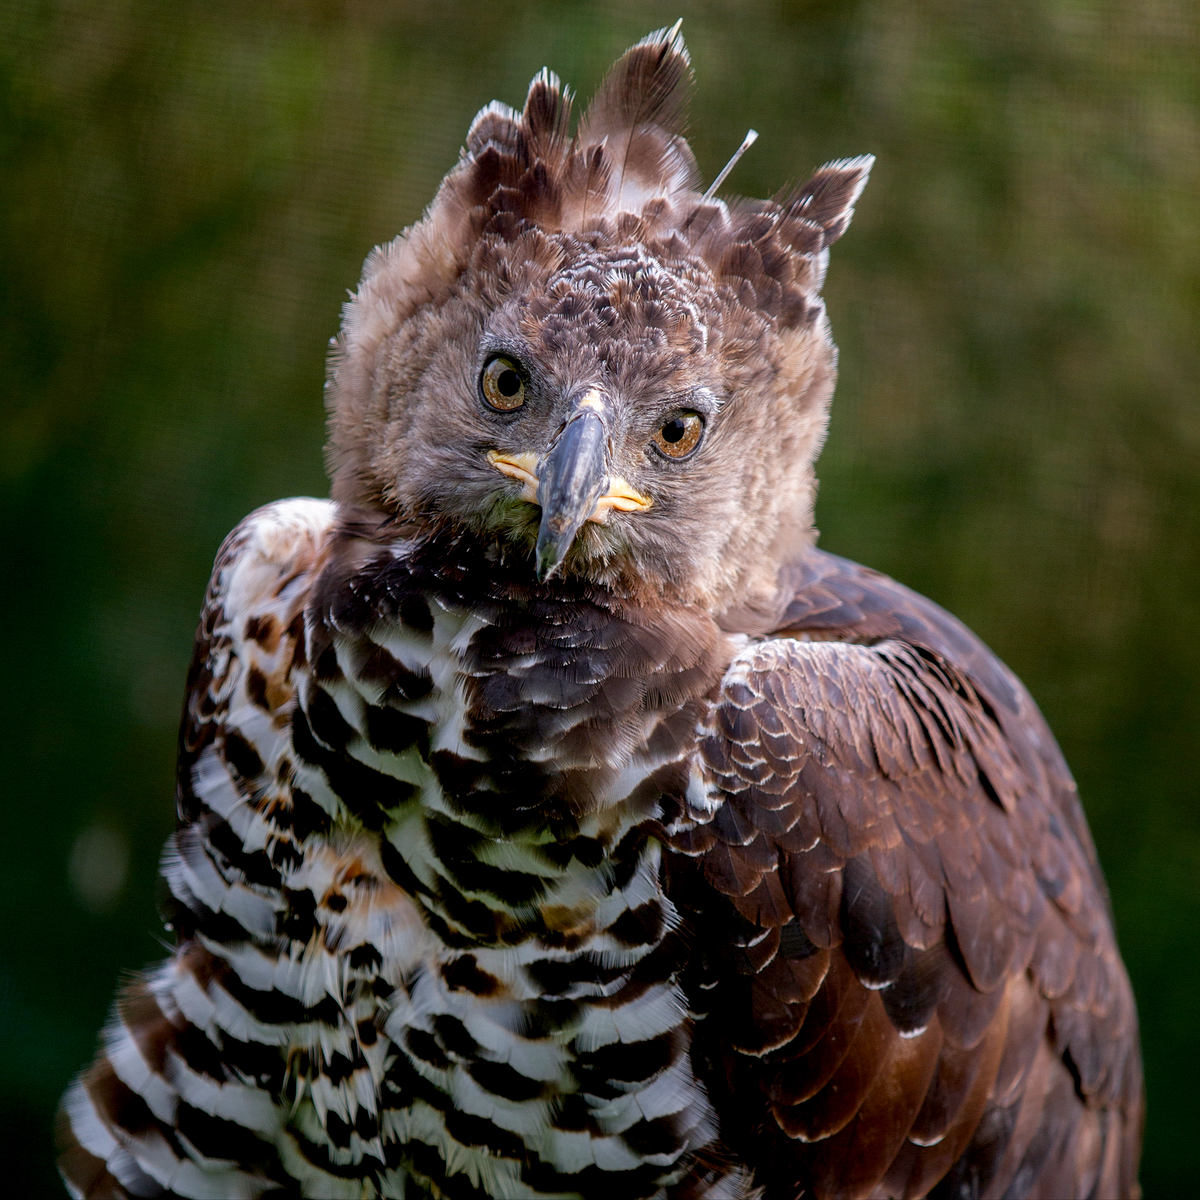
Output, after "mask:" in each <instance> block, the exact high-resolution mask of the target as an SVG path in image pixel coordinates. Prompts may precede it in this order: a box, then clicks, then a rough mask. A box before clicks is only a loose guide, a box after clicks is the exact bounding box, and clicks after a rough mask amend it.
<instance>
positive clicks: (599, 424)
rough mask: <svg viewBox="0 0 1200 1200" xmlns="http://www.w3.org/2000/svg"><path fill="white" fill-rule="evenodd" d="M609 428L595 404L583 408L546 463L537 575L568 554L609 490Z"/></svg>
mask: <svg viewBox="0 0 1200 1200" xmlns="http://www.w3.org/2000/svg"><path fill="white" fill-rule="evenodd" d="M607 442H608V431H607V430H606V429H605V427H604V421H603V419H602V418H601V416H600V414H599V413H598V412H597V411H596V410H595V409H594V408H591V407H588V408H580V410H579V411H578V412H577V413H576V414H575V415H574V416H573V417H572V418H571V419H570V420H569V421H568V422H567V426H566V428H565V429H564V430H563V431H562V433H561V434H560V435H559V437H558V440H557V441H556V442H555V443H554V445H553V446H551V448H550V453H549V454H547V455H546V458H545V460H544V461H543V462H542V466H541V471H540V476H541V478H540V479H539V480H538V489H537V502H538V504H540V505H541V506H542V523H541V526H540V527H539V528H538V539H537V577H538V579H539V580H540V581H541V582H545V581H546V580H547V579H549V578H550V576H551V575H553V574H554V572H555V571H556V570H557V569H558V567H559V565H560V564H561V563H562V560H563V559H564V558H566V556H567V551H568V550H570V548H571V543H572V542H573V541H574V540H575V535H576V534H577V533H578V532H579V527H580V526H581V525H582V524H583V523H584V521H586V520H587V519H588V518H589V517H591V515H592V514H593V513H594V512H595V511H596V508H597V505H598V504H599V501H600V497H601V496H603V495H604V493H605V492H606V491H607V490H608V455H607V447H606V444H607Z"/></svg>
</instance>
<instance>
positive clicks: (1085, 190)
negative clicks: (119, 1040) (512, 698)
mask: <svg viewBox="0 0 1200 1200" xmlns="http://www.w3.org/2000/svg"><path fill="white" fill-rule="evenodd" d="M680 11H682V14H683V15H684V18H685V20H684V32H685V35H686V36H687V38H688V42H689V45H690V46H691V49H692V52H693V58H694V62H695V66H696V74H697V79H698V85H699V86H698V90H697V94H696V98H695V102H694V104H693V108H692V124H693V127H694V131H695V133H694V146H695V149H696V151H697V154H698V156H699V159H700V162H701V165H702V167H703V169H704V171H705V173H706V174H707V175H708V176H709V177H711V176H712V175H713V174H715V172H716V171H717V169H718V168H719V167H720V166H721V165H722V163H723V162H724V161H725V158H726V157H727V156H728V154H729V153H731V152H732V150H733V149H734V148H735V147H736V146H737V144H738V142H739V141H740V140H741V137H742V135H743V134H744V132H745V130H746V128H747V127H748V126H750V125H753V126H755V127H756V128H757V129H759V130H760V132H761V134H762V137H761V138H760V140H759V142H758V144H757V145H756V146H755V147H754V148H753V149H752V150H751V151H750V153H749V154H748V155H747V156H746V158H745V159H744V160H743V161H742V163H741V164H740V165H739V166H738V168H737V169H736V171H735V173H734V174H733V176H732V177H731V179H730V181H729V187H730V188H733V189H737V190H740V191H744V192H746V193H752V194H770V193H772V192H774V191H775V190H777V189H778V188H779V187H780V186H782V185H783V184H785V183H787V182H789V181H792V180H794V179H796V178H797V177H798V176H801V175H802V174H803V173H804V172H805V171H807V170H808V169H809V168H811V167H813V166H815V165H817V164H818V163H820V162H823V161H825V160H827V159H830V158H835V157H842V156H846V155H852V154H858V153H863V152H872V153H874V154H876V155H877V156H878V158H879V162H878V165H877V167H876V170H875V173H874V176H873V178H872V181H871V184H870V186H869V188H868V190H867V192H866V194H865V196H864V198H863V200H862V202H861V204H860V206H859V213H858V217H857V218H856V221H855V224H854V226H853V227H852V229H851V231H850V233H849V235H848V236H847V237H846V238H845V239H844V241H842V242H841V243H839V245H838V246H837V247H836V248H835V250H834V254H833V263H832V267H831V272H830V280H829V285H828V289H827V294H828V298H829V306H830V311H831V314H832V318H833V323H834V329H835V333H836V335H837V337H838V341H839V343H840V345H841V347H842V381H841V385H840V387H839V392H838V397H837V399H836V401H835V405H834V419H833V427H832V432H831V436H830V440H829V445H828V448H827V450H826V452H825V455H824V458H823V460H822V464H821V475H822V491H821V502H820V506H819V513H818V515H819V519H820V522H821V524H822V527H823V529H824V531H825V536H824V545H825V546H826V547H827V548H830V549H832V550H835V551H837V552H839V553H843V554H846V555H849V556H850V557H853V558H857V559H859V560H861V561H864V562H867V563H870V564H871V565H874V566H877V567H879V568H881V569H883V570H886V571H888V572H890V573H892V574H894V575H896V576H897V577H898V578H900V579H902V580H903V581H905V582H907V583H909V584H911V585H913V586H915V587H917V588H919V589H921V590H923V591H925V592H927V593H928V594H929V595H931V596H933V597H934V598H935V599H937V600H938V601H940V602H941V603H943V604H945V605H947V606H948V607H949V608H951V609H952V610H953V611H955V612H957V613H958V614H959V615H960V616H961V617H963V618H964V619H965V620H966V621H968V623H970V624H972V625H973V626H974V627H975V628H976V629H977V630H978V631H979V632H980V633H981V634H983V635H984V637H985V638H987V639H988V640H989V641H990V642H991V644H992V645H993V646H994V647H995V649H996V650H997V651H998V652H999V653H1000V654H1001V655H1002V656H1003V657H1004V658H1005V659H1006V660H1007V661H1008V662H1009V663H1010V664H1011V665H1012V666H1013V668H1014V669H1015V670H1016V671H1017V672H1018V673H1019V674H1021V675H1022V676H1023V677H1024V679H1025V680H1026V682H1027V683H1028V684H1029V685H1030V687H1031V689H1032V691H1033V692H1034V694H1035V696H1036V697H1037V698H1038V700H1039V702H1040V703H1041V704H1042V705H1043V707H1044V709H1045V711H1046V713H1047V715H1048V717H1049V718H1050V720H1051V723H1052V725H1053V726H1054V727H1055V729H1056V730H1057V732H1058V735H1059V737H1060V740H1061V741H1062V743H1063V747H1064V749H1065V751H1066V753H1067V757H1068V759H1069V760H1070V761H1071V763H1072V765H1073V767H1074V769H1075V771H1076V773H1077V775H1078V777H1079V781H1080V786H1081V790H1082V793H1083V797H1084V802H1085V805H1086V807H1087V810H1088V814H1089V817H1090V819H1091V821H1092V824H1093V828H1094V830H1095V834H1096V840H1097V843H1098V845H1099V849H1100V854H1101V858H1102V859H1103V861H1104V864H1105V867H1106V870H1107V872H1108V876H1109V880H1110V882H1111V885H1112V892H1113V903H1114V907H1115V910H1116V917H1117V924H1118V927H1119V930H1120V935H1121V941H1122V946H1123V948H1124V952H1125V954H1126V957H1127V961H1128V963H1129V966H1130V970H1131V972H1132V974H1133V978H1134V984H1135V987H1136V989H1137V991H1138V996H1139V1002H1140V1005H1141V1011H1142V1018H1143V1023H1144V1043H1145V1050H1146V1059H1147V1076H1148V1088H1149V1101H1150V1108H1149V1123H1148V1133H1147V1152H1146V1159H1145V1166H1144V1171H1143V1181H1144V1183H1145V1185H1146V1194H1147V1196H1150V1197H1154V1196H1156V1195H1167V1194H1171V1193H1174V1194H1181V1193H1182V1192H1183V1191H1184V1190H1185V1188H1186V1181H1188V1180H1190V1178H1191V1175H1192V1170H1193V1168H1192V1158H1193V1157H1194V1154H1193V1151H1192V1146H1191V1143H1190V1137H1191V1131H1192V1128H1193V1127H1194V1125H1195V1124H1196V1122H1197V1119H1198V1118H1200V1105H1198V1104H1197V1099H1196V1093H1195V1090H1194V1086H1193V1083H1192V1079H1191V1072H1190V1071H1189V1069H1188V1068H1189V1066H1190V1065H1191V1064H1194V1063H1195V1062H1196V1061H1197V1060H1198V1059H1200V1035H1198V1034H1197V1023H1196V1021H1195V1019H1194V1011H1195V1003H1196V1002H1195V995H1196V992H1197V988H1198V987H1200V970H1198V968H1197V966H1196V960H1195V959H1193V958H1192V956H1191V953H1190V951H1191V945H1190V939H1191V936H1192V934H1193V931H1194V930H1195V929H1196V928H1197V927H1198V926H1200V889H1198V886H1197V879H1198V878H1200V805H1198V804H1197V799H1198V796H1197V789H1196V783H1195V779H1196V775H1195V769H1194V756H1195V751H1196V745H1197V730H1198V727H1200V720H1198V718H1200V685H1198V682H1197V681H1198V680H1200V650H1198V649H1197V639H1196V638H1195V636H1194V630H1195V629H1196V627H1197V624H1198V623H1200V612H1198V611H1197V608H1198V606H1197V596H1198V595H1200V555H1198V553H1197V548H1198V544H1200V543H1198V541H1197V537H1196V518H1195V515H1194V514H1195V513H1196V511H1197V509H1198V508H1200V474H1198V472H1197V463H1198V462H1200V406H1198V404H1197V396H1196V385H1195V380H1196V379H1197V378H1200V336H1198V335H1197V332H1198V321H1197V317H1198V316H1200V284H1198V283H1197V281H1198V280H1200V204H1198V203H1197V198H1198V196H1200V72H1198V70H1197V66H1196V64H1197V62H1200V20H1198V19H1197V17H1196V10H1195V8H1194V6H1193V5H1192V4H1190V3H1189V0H1126V2H1120V0H1108V2H1105V3H1102V2H1099V0H1014V2H1013V3H1010V4H1003V5H997V4H986V3H983V2H982V0H981V2H978V3H972V2H971V0H928V2H926V3H923V4H920V5H917V4H912V3H905V2H900V0H857V2H850V0H847V2H844V3H837V4H835V3H828V2H819V0H814V2H811V3H793V4H786V3H782V2H777V3H769V2H767V0H752V2H742V3H738V4H736V5H734V4H730V5H728V6H721V5H719V4H717V3H680V2H679V0H674V2H673V3H671V4H662V3H659V2H658V0H644V2H642V3H638V4H632V3H621V4H605V5H596V6H590V5H584V4H578V3H571V4H563V3H558V4H555V3H549V2H543V3H527V2H525V0H511V2H510V3H508V4H503V5H502V4H496V3H488V4H467V3H456V2H454V0H444V2H443V3H441V4H433V3H412V4H407V5H405V4H397V3H384V2H383V0H361V2H358V3H352V2H349V0H347V2H344V3H342V2H338V0H333V2H328V3H316V2H302V0H292V2H290V3H279V2H274V3H263V2H261V0H259V2H254V0H243V2H242V3H239V4H233V3H228V2H221V0H216V2H214V0H208V2H206V3H197V2H194V0H170V2H168V0H113V2H111V3H106V4H104V5H96V4H88V3H86V2H85V0H70V2H67V0H41V2H38V0H10V2H9V3H8V4H7V5H5V6H4V8H3V9H2V10H0V264H2V265H3V275H2V283H0V361H2V365H0V371H2V375H0V378H2V379H3V391H2V393H0V394H2V395H3V397H4V399H3V400H2V401H0V496H2V497H3V505H4V514H5V515H4V526H5V527H4V532H3V545H4V548H5V556H6V560H7V561H8V563H9V568H8V571H7V573H6V576H5V582H4V585H3V587H2V588H0V606H2V610H3V615H4V617H5V623H4V626H3V627H4V628H6V629H8V630H9V631H10V634H9V641H8V646H7V650H8V654H7V661H6V667H7V669H6V673H5V684H6V686H5V687H4V688H3V690H2V691H0V708H2V712H0V730H3V737H4V739H5V745H4V747H3V751H2V758H3V763H4V776H5V783H4V792H5V796H6V800H7V803H6V808H5V834H6V836H5V838H4V840H3V843H2V845H0V864H2V866H0V879H2V880H3V887H4V889H5V895H4V902H5V904H6V906H7V911H8V912H9V913H10V914H11V915H10V918H9V923H8V927H7V937H6V951H5V953H4V955H3V958H2V960H0V1102H2V1105H3V1112H2V1113H0V1127H2V1128H4V1129H5V1130H6V1133H8V1134H9V1135H10V1136H14V1137H15V1138H16V1139H17V1153H16V1154H15V1155H14V1156H13V1157H12V1158H11V1159H10V1161H11V1162H14V1163H16V1164H17V1171H18V1173H20V1172H21V1171H23V1170H24V1171H27V1172H28V1174H27V1175H26V1176H24V1177H22V1176H20V1175H19V1174H18V1181H19V1182H23V1183H24V1184H25V1188H24V1189H23V1194H29V1195H33V1194H37V1195H51V1194H54V1191H53V1189H54V1188H55V1186H56V1185H55V1184H54V1182H53V1177H52V1175H51V1174H50V1173H49V1166H48V1164H49V1158H50V1148H49V1142H50V1133H49V1130H50V1122H51V1114H52V1111H53V1107H54V1105H55V1102H56V1099H57V1095H58V1093H59V1091H60V1090H61V1088H62V1087H63V1086H64V1084H65V1083H66V1081H67V1079H68V1077H69V1075H70V1074H71V1073H72V1072H73V1071H74V1070H76V1069H77V1068H78V1067H79V1066H80V1065H81V1064H82V1063H83V1062H84V1060H85V1059H86V1058H87V1057H88V1055H89V1053H90V1050H91V1045H92V1040H93V1036H94V1032H95V1030H96V1028H97V1027H98V1026H99V1024H100V1021H101V1020H102V1016H103V1013H104V1010H105V1007H106V1005H107V1003H108V999H109V996H110V994H111V989H112V986H113V983H114V981H115V979H116V976H117V973H118V972H119V971H120V970H121V969H124V968H130V967H135V966H139V965H141V964H142V963H144V962H146V961H149V960H151V959H153V958H155V957H157V956H158V954H159V948H158V946H157V944H156V941H155V938H156V937H158V936H161V931H160V930H159V928H158V925H157V923H156V921H155V919H154V917H153V911H154V910H153V899H152V893H153V885H152V879H153V874H154V863H155V858H156V855H157V852H158V847H159V846H160V844H161V842H162V839H163V838H164V837H165V835H166V834H167V832H168V831H169V828H170V825H171V821H172V806H171V789H172V773H173V761H172V760H173V729H174V725H175V722H176V716H177V712H178V702H179V698H180V692H181V688H182V681H183V676H184V672H185V670H186V664H187V660H188V656H189V652H190V642H191V634H192V626H193V623H194V620H195V613H196V611H197V609H198V606H199V603H200V598H201V595H202V592H203V588H204V585H205V582H206V579H207V575H208V569H209V564H210V563H211V560H212V555H213V553H214V552H215V550H216V547H217V545H218V543H219V541H220V539H221V537H222V536H223V534H224V533H225V532H226V531H227V530H228V529H229V528H230V527H231V526H232V525H233V524H234V523H235V522H236V521H237V520H238V519H239V518H240V517H241V516H242V515H243V514H244V513H246V512H247V511H248V510H250V509H251V508H253V507H254V506H255V505H257V504H260V503H262V502H264V501H267V500H270V499H274V498H277V497H279V496H284V495H291V494H301V493H315V494H321V493H322V492H323V490H324V487H325V484H324V477H323V473H322V466H321V458H320V445H321V441H322V421H323V414H322V406H321V382H322V357H323V353H324V347H325V343H326V341H327V339H328V338H329V337H330V336H331V335H332V334H333V333H334V332H335V330H336V326H337V319H338V306H339V304H340V302H341V298H342V297H343V295H344V289H345V288H347V287H350V286H352V285H353V284H354V281H355V280H356V278H357V275H358V267H359V263H360V262H361V259H362V257H363V255H364V254H365V253H366V251H367V250H368V249H370V247H371V246H372V245H374V244H375V243H377V242H379V241H382V240H384V239H387V238H389V237H391V236H393V235H394V234H395V233H396V232H398V230H399V229H400V228H401V227H402V226H404V225H405V224H407V223H409V222H411V221H412V220H414V219H415V218H416V217H417V216H418V215H419V213H420V211H421V208H422V206H423V205H424V204H425V203H426V202H427V201H428V199H429V198H430V197H431V196H432V193H433V190H434V188H435V187H436V185H437V182H438V181H439V179H440V178H441V176H442V174H443V173H444V171H445V170H446V169H447V168H448V167H449V166H450V165H451V164H452V163H453V162H454V159H455V155H456V153H457V150H458V146H459V145H460V142H461V139H462V137H463V135H464V133H465V130H466V127H467V124H468V122H469V120H470V118H471V116H472V115H473V113H474V112H475V111H476V110H477V109H478V108H479V107H480V106H481V105H482V104H484V103H485V102H486V101H488V100H490V99H492V98H493V97H499V98H502V99H504V100H507V101H509V102H510V103H518V104H519V103H520V101H521V99H522V97H523V96H524V89H525V85H526V83H527V81H528V79H529V78H530V76H531V75H532V74H533V73H534V72H535V71H536V70H537V69H538V68H539V67H541V66H542V65H543V63H548V64H549V65H550V66H552V67H553V68H555V69H556V70H557V71H558V72H559V74H560V75H561V76H562V77H563V78H564V79H566V80H568V81H570V82H571V83H573V84H575V85H577V86H578V88H579V89H580V92H581V93H582V94H583V95H584V96H585V97H586V95H587V93H588V91H589V90H590V88H591V87H592V86H594V84H595V83H596V81H597V80H598V78H599V76H600V74H601V72H602V71H603V70H604V68H605V67H606V66H607V65H608V63H609V62H611V61H612V59H613V58H615V57H616V55H617V54H619V53H620V52H621V51H622V50H623V49H624V48H625V47H626V46H627V45H628V44H629V43H631V42H632V41H634V40H636V39H637V38H638V37H640V36H642V35H643V34H644V33H646V32H647V31H648V30H650V29H651V28H653V27H656V26H658V25H663V24H669V23H671V22H672V21H673V20H674V18H675V17H676V16H677V15H679V12H680ZM97 829H99V830H100V831H101V832H100V833H99V834H95V831H96V830H97ZM87 830H92V831H93V834H95V836H92V835H87V836H85V837H83V838H82V839H81V837H80V835H81V834H83V833H84V831H87ZM114 836H115V837H116V838H117V839H118V843H119V844H123V845H127V846H128V847H129V848H130V851H131V854H132V865H131V867H130V870H129V874H128V882H127V883H126V884H125V885H124V886H123V887H122V886H121V880H120V879H119V878H116V877H114V878H112V879H109V880H108V882H107V883H105V879H104V877H103V876H102V874H101V875H100V876H96V875H94V872H93V875H89V874H88V872H89V871H91V870H93V867H95V866H96V862H99V863H100V867H101V868H102V867H103V865H104V862H106V861H108V859H106V858H105V857H104V856H105V855H106V854H109V851H107V850H105V849H104V847H111V846H112V845H114V844H117V843H114V842H113V837H114ZM88 837H91V840H90V841H89V840H88ZM106 839H107V840H106ZM97 847H100V849H96V848H97ZM89 855H91V856H92V857H91V858H89V857H88V856H89ZM96 855H100V859H95V856H96ZM109 857H110V858H111V854H109ZM94 859H95V861H93V860H94ZM69 864H74V865H73V866H72V867H71V868H70V869H69ZM89 864H91V865H89ZM72 879H73V880H74V886H72V882H71V880H72ZM89 880H92V882H91V883H89V882H88V881H89ZM97 881H98V882H97ZM106 889H107V890H106ZM22 1164H24V1165H22Z"/></svg>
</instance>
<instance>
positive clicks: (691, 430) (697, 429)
mask: <svg viewBox="0 0 1200 1200" xmlns="http://www.w3.org/2000/svg"><path fill="white" fill-rule="evenodd" d="M703 433H704V421H703V419H702V418H701V416H700V414H699V413H694V412H685V413H680V414H679V416H677V417H672V418H671V420H669V421H668V422H667V423H666V424H665V425H664V426H663V427H662V428H661V429H660V430H659V431H658V432H657V433H656V434H655V435H654V448H655V449H656V450H657V451H658V452H659V453H660V454H665V455H666V456H667V457H668V458H673V459H676V460H678V459H681V458H687V456H688V455H689V454H691V453H692V451H693V450H695V449H696V447H697V446H698V445H700V437H701V435H702V434H703Z"/></svg>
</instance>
